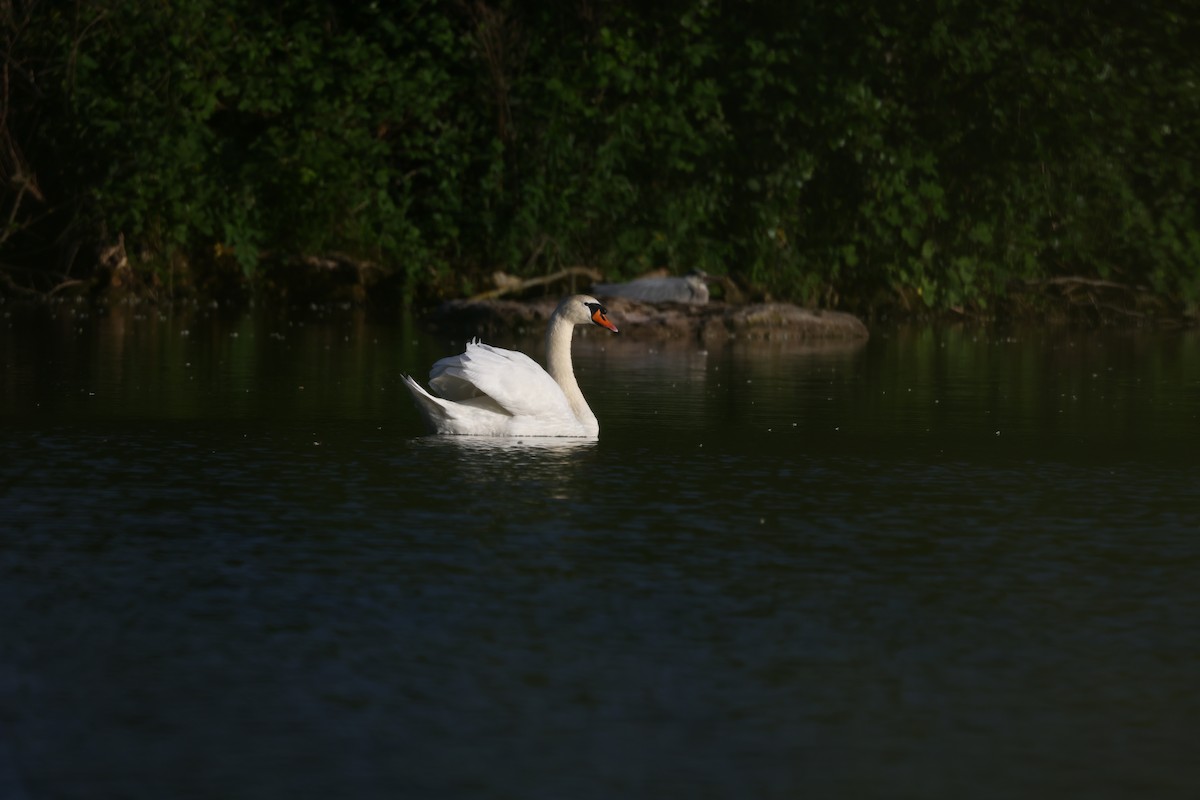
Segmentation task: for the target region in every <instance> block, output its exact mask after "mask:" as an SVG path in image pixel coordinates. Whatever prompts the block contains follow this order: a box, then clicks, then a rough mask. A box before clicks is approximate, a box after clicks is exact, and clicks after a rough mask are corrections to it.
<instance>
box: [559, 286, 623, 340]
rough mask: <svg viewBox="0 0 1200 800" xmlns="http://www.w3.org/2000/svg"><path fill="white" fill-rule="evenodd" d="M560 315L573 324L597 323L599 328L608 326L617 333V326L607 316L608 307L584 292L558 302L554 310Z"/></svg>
mask: <svg viewBox="0 0 1200 800" xmlns="http://www.w3.org/2000/svg"><path fill="white" fill-rule="evenodd" d="M554 313H555V314H556V315H560V316H562V317H564V318H565V319H567V320H568V321H570V322H572V323H574V324H575V325H587V324H588V323H591V324H593V325H599V326H600V327H601V328H608V329H609V330H610V331H612V332H613V333H618V331H617V326H616V325H614V324H613V323H612V320H610V319H609V318H608V309H607V308H605V307H604V306H603V305H602V304H601V303H600V301H599V300H597V299H596V298H594V297H591V296H589V295H586V294H576V295H572V296H571V297H568V298H567V299H565V300H563V301H562V302H561V303H559V304H558V310H557V311H555V312H554Z"/></svg>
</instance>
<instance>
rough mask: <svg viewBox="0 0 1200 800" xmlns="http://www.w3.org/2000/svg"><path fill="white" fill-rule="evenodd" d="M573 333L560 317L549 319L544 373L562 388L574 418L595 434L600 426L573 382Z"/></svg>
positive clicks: (568, 324)
mask: <svg viewBox="0 0 1200 800" xmlns="http://www.w3.org/2000/svg"><path fill="white" fill-rule="evenodd" d="M574 332H575V325H574V324H573V323H571V322H568V321H567V320H565V319H563V318H562V317H560V316H558V315H555V316H554V317H552V318H551V319H550V327H549V328H547V329H546V372H549V373H550V377H551V378H554V381H555V382H556V383H557V384H558V385H559V386H560V387H562V390H563V394H565V395H566V396H567V402H568V403H570V404H571V411H572V412H574V414H575V418H576V419H578V420H579V421H580V422H581V423H583V426H584V427H585V428H587V429H588V430H589V431H591V432H592V433H595V432H596V431H598V430H599V429H600V425H599V423H598V422H597V421H596V415H595V414H593V413H592V409H590V408H589V407H588V404H587V401H586V400H584V399H583V392H581V391H580V390H579V383H578V382H577V381H576V380H575V369H574V367H573V366H572V365H571V335H572V334H573V333H574Z"/></svg>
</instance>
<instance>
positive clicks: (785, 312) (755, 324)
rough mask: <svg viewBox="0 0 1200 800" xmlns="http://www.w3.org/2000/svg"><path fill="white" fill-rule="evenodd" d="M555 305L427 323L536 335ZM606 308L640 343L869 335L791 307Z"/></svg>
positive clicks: (612, 302)
mask: <svg viewBox="0 0 1200 800" xmlns="http://www.w3.org/2000/svg"><path fill="white" fill-rule="evenodd" d="M557 304H558V299H557V298H553V297H547V298H543V299H539V300H531V301H528V302H519V301H516V300H451V301H449V302H447V303H444V304H442V305H441V306H439V307H437V308H436V309H434V310H433V311H432V312H430V314H429V315H428V316H427V317H426V322H427V323H428V324H429V325H430V326H431V327H433V328H434V329H436V330H438V331H441V332H446V333H454V334H459V335H463V336H482V337H487V336H494V335H496V334H523V333H537V332H540V331H541V330H542V329H543V328H544V327H545V325H546V321H547V320H548V319H549V318H550V315H551V314H552V313H554V308H555V306H556V305H557ZM605 305H606V306H607V307H608V310H609V312H610V313H611V315H612V317H613V321H614V322H616V324H617V325H618V326H619V327H620V329H621V335H622V336H623V337H629V338H632V339H637V340H644V341H670V340H676V341H688V340H691V341H696V342H699V343H704V344H712V343H716V342H721V341H727V340H729V339H750V340H755V339H758V340H777V341H787V340H793V341H856V340H864V339H866V338H867V337H868V336H869V333H868V331H867V326H866V325H865V324H863V322H862V320H860V319H859V318H858V317H856V316H854V315H853V314H847V313H845V312H842V311H820V310H817V311H814V310H811V309H807V308H801V307H799V306H795V305H791V304H790V303H751V304H747V305H730V304H726V303H707V304H704V305H684V304H678V303H671V304H663V305H649V304H646V303H639V302H636V301H633V300H624V299H620V298H613V299H608V300H605Z"/></svg>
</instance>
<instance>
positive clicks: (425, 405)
mask: <svg viewBox="0 0 1200 800" xmlns="http://www.w3.org/2000/svg"><path fill="white" fill-rule="evenodd" d="M401 377H403V378H404V383H405V385H406V386H408V390H409V391H410V392H412V396H413V399H414V400H415V401H416V402H417V410H418V411H420V412H421V416H422V417H424V418H425V422H426V424H427V425H429V427H430V428H434V429H437V428H438V427H439V426H438V421H439V420H444V419H445V418H446V408H445V406H444V405H443V401H441V400H438V399H437V398H436V397H434V396H433V395H431V394H430V393H429V392H427V391H425V388H424V387H423V386H421V384H419V383H417V382H416V381H414V380H413V379H412V376H411V375H403V376H401Z"/></svg>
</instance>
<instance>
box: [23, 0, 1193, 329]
mask: <svg viewBox="0 0 1200 800" xmlns="http://www.w3.org/2000/svg"><path fill="white" fill-rule="evenodd" d="M1196 41H1200V15H1198V14H1197V13H1196V12H1195V11H1194V10H1191V11H1189V10H1187V7H1186V5H1185V4H1177V3H1171V2H1159V1H1158V0H1149V2H1130V0H1120V1H1119V2H1117V1H1116V0H1111V1H1110V0H1100V1H1099V2H1082V1H1080V2H1070V1H1068V2H1058V3H1044V2H1022V1H1021V0H992V2H988V3H979V2H973V1H971V0H944V2H938V3H933V2H912V1H911V0H886V1H882V0H879V1H876V0H870V1H868V2H859V3H850V2H846V1H845V0H831V1H829V2H822V1H821V0H814V1H813V2H770V1H765V0H744V1H743V2H732V0H723V1H722V2H717V1H716V0H667V2H660V3H642V2H623V1H616V2H603V3H602V2H597V0H563V2H530V1H529V0H490V1H489V2H484V1H483V0H443V1H441V2H437V1H432V2H416V1H413V0H407V1H404V2H394V3H383V2H378V3H376V2H362V3H355V4H334V3H329V2H321V1H320V0H277V2H266V3H264V2H258V1H257V0H148V1H147V2H129V1H128V0H74V2H63V1H61V0H60V1H59V2H51V0H23V1H22V0H0V59H2V64H0V66H2V74H0V80H2V82H3V85H2V87H0V90H2V95H0V179H2V182H0V293H3V294H7V295H10V296H15V295H25V294H31V295H32V294H36V295H41V296H46V295H48V294H52V293H63V292H92V293H94V292H97V291H100V290H103V291H104V292H112V291H114V290H116V291H127V290H128V291H133V292H135V293H137V294H138V295H139V296H146V295H149V296H152V297H159V298H169V297H179V296H195V295H202V296H217V297H230V296H233V297H239V296H243V297H244V296H246V295H247V294H248V293H251V292H257V293H273V294H276V295H282V296H286V297H289V298H291V299H310V298H312V299H335V298H342V297H349V298H355V299H370V300H372V301H384V300H386V301H388V302H408V301H413V300H415V301H422V300H433V299H436V298H438V297H446V296H456V295H460V294H464V293H471V292H474V291H479V290H483V289H486V288H489V287H490V286H491V275H492V273H493V272H494V271H498V270H502V271H504V272H506V273H508V274H509V275H514V276H520V277H534V276H538V275H543V274H546V273H549V272H553V271H556V270H559V269H562V268H563V267H570V266H588V267H592V268H596V269H599V270H602V271H603V272H604V273H605V274H606V275H607V276H608V277H609V278H610V279H616V278H620V277H629V276H634V275H636V274H639V273H642V272H644V271H646V270H649V269H653V268H666V269H668V270H670V271H672V272H676V273H679V272H684V271H687V270H689V269H691V268H695V267H699V268H702V269H704V270H707V271H708V272H710V273H714V274H717V275H727V276H729V277H730V278H731V279H732V280H733V281H735V282H736V283H737V284H739V285H740V286H741V287H742V288H743V289H744V290H745V291H748V292H749V293H750V294H751V295H754V294H758V295H760V296H762V295H769V296H772V297H775V298H782V299H790V300H795V301H798V302H801V303H805V304H809V305H815V306H826V307H839V308H846V309H849V310H852V311H857V312H860V313H873V312H880V311H899V312H910V313H921V312H945V313H960V314H967V315H986V316H992V315H996V314H1001V315H1003V314H1022V313H1044V312H1047V311H1049V312H1064V311H1066V312H1069V311H1070V310H1072V309H1076V310H1079V309H1082V310H1084V311H1085V312H1086V313H1087V314H1092V315H1098V316H1117V317H1122V316H1124V317H1129V318H1144V317H1172V318H1180V317H1185V316H1193V317H1194V316H1195V315H1196V313H1197V310H1198V307H1200V224H1198V223H1200V219H1198V217H1200V192H1198V191H1197V178H1198V175H1197V170H1198V169H1200V159H1198V157H1197V154H1198V152H1200V58H1197V57H1196V56H1195V51H1194V42H1196Z"/></svg>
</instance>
